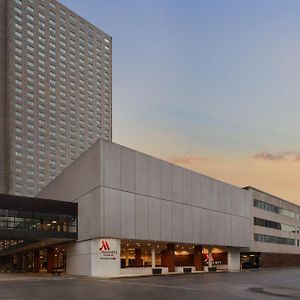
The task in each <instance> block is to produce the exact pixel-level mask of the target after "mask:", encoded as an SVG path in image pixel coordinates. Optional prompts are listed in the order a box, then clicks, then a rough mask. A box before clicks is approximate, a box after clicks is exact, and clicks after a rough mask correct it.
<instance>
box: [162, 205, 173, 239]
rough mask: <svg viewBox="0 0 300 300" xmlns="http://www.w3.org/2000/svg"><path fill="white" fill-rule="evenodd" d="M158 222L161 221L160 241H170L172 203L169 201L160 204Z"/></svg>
mask: <svg viewBox="0 0 300 300" xmlns="http://www.w3.org/2000/svg"><path fill="white" fill-rule="evenodd" d="M160 210H161V211H160V212H161V213H160V220H161V222H160V223H161V240H162V241H171V240H172V203H171V202H169V201H163V200H162V201H161V202H160Z"/></svg>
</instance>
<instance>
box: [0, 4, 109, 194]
mask: <svg viewBox="0 0 300 300" xmlns="http://www.w3.org/2000/svg"><path fill="white" fill-rule="evenodd" d="M111 54H112V40H111V37H110V36H109V35H108V34H106V33H104V32H103V31H101V30H100V29H98V28H97V27H95V26H94V25H92V24H91V23H89V22H87V21H86V20H84V19H83V18H81V17H80V16H78V15H77V14H75V13H74V12H72V11H70V10H69V9H68V8H66V7H65V6H63V5H62V4H60V3H59V2H57V1H55V0H51V1H50V0H2V1H0V65H1V68H0V192H6V193H12V194H23V195H34V194H36V193H37V192H38V191H39V190H40V189H41V188H42V187H44V186H45V185H47V183H49V182H50V181H51V180H52V179H53V178H54V177H56V176H57V175H58V174H59V173H60V172H61V171H63V170H64V169H65V167H66V166H67V165H69V164H70V163H71V162H72V161H73V160H75V159H76V158H77V157H78V156H79V155H80V154H81V153H82V152H83V151H85V150H86V149H87V148H89V147H90V146H91V145H92V144H93V143H94V142H95V141H96V140H97V139H98V138H99V137H102V138H104V139H106V140H111V135H112V129H111V127H112V126H111V125H112V119H111V105H112V100H111V99H112V84H111V83H112V70H111V67H112V58H111Z"/></svg>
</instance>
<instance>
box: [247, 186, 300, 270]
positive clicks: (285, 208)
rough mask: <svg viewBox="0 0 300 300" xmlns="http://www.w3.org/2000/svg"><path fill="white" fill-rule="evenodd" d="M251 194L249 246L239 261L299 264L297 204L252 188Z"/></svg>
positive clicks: (266, 264)
mask: <svg viewBox="0 0 300 300" xmlns="http://www.w3.org/2000/svg"><path fill="white" fill-rule="evenodd" d="M245 189H246V190H248V191H249V192H250V193H251V201H252V205H251V206H252V212H251V215H252V217H251V222H252V226H251V230H252V231H251V246H250V249H249V252H248V253H243V255H242V257H241V259H242V262H251V263H253V264H254V265H255V266H259V267H264V268H268V267H295V266H300V247H299V240H300V234H299V227H300V220H299V212H300V208H299V206H298V205H296V204H293V203H291V202H288V201H286V200H283V199H280V198H279V197H276V196H274V195H271V194H269V193H266V192H263V191H261V190H258V189H256V188H253V187H245Z"/></svg>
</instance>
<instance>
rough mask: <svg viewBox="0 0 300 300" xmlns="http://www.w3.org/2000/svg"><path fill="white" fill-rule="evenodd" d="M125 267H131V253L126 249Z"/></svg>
mask: <svg viewBox="0 0 300 300" xmlns="http://www.w3.org/2000/svg"><path fill="white" fill-rule="evenodd" d="M125 267H129V251H128V249H126V252H125Z"/></svg>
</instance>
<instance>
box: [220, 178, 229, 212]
mask: <svg viewBox="0 0 300 300" xmlns="http://www.w3.org/2000/svg"><path fill="white" fill-rule="evenodd" d="M218 203H219V211H222V212H227V213H229V214H230V213H231V186H230V185H228V184H226V183H223V182H218Z"/></svg>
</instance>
